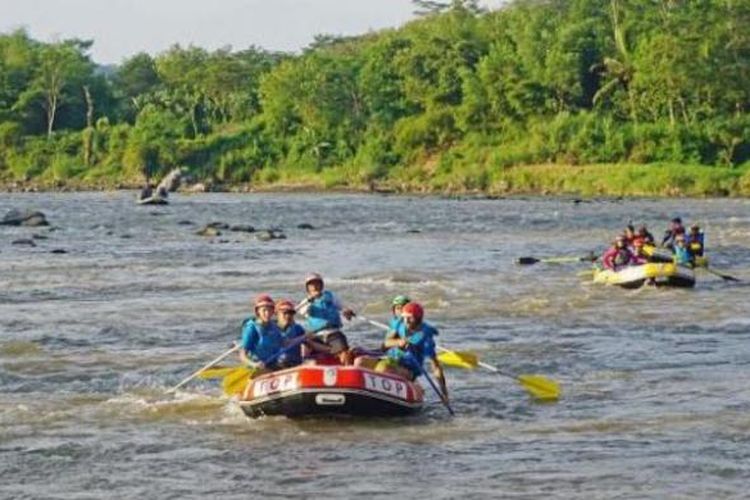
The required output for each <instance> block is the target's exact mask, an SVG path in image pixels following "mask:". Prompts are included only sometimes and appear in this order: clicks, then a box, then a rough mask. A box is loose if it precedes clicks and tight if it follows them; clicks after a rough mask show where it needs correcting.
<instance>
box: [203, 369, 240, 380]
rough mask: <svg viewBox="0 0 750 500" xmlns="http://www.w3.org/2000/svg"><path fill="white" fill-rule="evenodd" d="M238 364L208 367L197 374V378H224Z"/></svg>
mask: <svg viewBox="0 0 750 500" xmlns="http://www.w3.org/2000/svg"><path fill="white" fill-rule="evenodd" d="M237 368H239V366H220V367H216V368H208V369H206V370H203V371H202V372H200V374H198V378H202V379H205V380H209V379H212V378H224V377H226V376H227V375H229V374H230V373H232V372H234V371H235V370H236V369H237Z"/></svg>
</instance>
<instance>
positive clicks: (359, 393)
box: [240, 365, 424, 418]
mask: <svg viewBox="0 0 750 500" xmlns="http://www.w3.org/2000/svg"><path fill="white" fill-rule="evenodd" d="M251 384H252V388H251V389H250V391H249V392H248V393H247V394H248V398H247V399H241V400H240V406H241V407H242V410H243V411H244V412H245V414H246V415H247V416H248V417H252V418H255V417H260V416H262V415H284V416H287V417H301V416H307V415H332V414H333V415H353V416H372V417H378V416H399V415H409V414H412V413H416V412H418V411H419V410H421V409H422V403H423V396H424V391H423V390H422V388H421V387H420V386H419V385H417V384H416V383H414V382H411V381H409V380H406V379H403V378H401V377H399V376H397V375H393V374H390V373H380V372H374V371H372V370H368V369H365V368H359V367H354V366H320V365H301V366H297V367H294V368H289V369H286V370H281V371H277V372H273V373H269V374H266V375H262V376H260V377H258V378H256V379H254V380H253V381H252V382H251Z"/></svg>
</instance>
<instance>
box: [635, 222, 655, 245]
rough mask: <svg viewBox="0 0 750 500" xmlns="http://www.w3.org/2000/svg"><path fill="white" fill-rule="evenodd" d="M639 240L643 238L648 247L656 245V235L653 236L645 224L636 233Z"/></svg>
mask: <svg viewBox="0 0 750 500" xmlns="http://www.w3.org/2000/svg"><path fill="white" fill-rule="evenodd" d="M635 236H636V237H637V238H641V239H642V240H643V243H644V244H646V245H653V244H654V235H653V234H651V233H650V232H649V230H648V228H647V227H646V225H645V224H641V225H640V226H638V230H636V232H635Z"/></svg>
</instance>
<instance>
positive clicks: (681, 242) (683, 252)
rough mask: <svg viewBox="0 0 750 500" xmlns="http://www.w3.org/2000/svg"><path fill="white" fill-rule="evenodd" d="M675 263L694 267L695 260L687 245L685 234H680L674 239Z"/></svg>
mask: <svg viewBox="0 0 750 500" xmlns="http://www.w3.org/2000/svg"><path fill="white" fill-rule="evenodd" d="M674 263H675V264H679V265H683V266H691V267H692V265H693V259H692V257H691V255H690V251H689V250H688V247H687V243H686V241H685V235H684V234H678V235H677V236H675V239H674Z"/></svg>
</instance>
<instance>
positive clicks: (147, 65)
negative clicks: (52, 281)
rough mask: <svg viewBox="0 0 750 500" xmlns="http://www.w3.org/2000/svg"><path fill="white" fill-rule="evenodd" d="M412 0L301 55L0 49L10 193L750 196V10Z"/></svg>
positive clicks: (26, 42) (730, 3) (632, 0)
mask: <svg viewBox="0 0 750 500" xmlns="http://www.w3.org/2000/svg"><path fill="white" fill-rule="evenodd" d="M415 4H418V7H419V8H420V9H421V12H422V15H421V16H420V17H419V18H418V19H417V20H415V21H413V22H411V23H409V24H407V25H405V26H403V27H401V28H399V29H394V30H386V31H382V32H379V33H374V34H367V35H364V36H360V37H354V38H341V37H331V36H320V37H318V38H317V39H316V41H315V42H314V43H313V44H312V45H311V46H309V47H308V48H307V49H306V50H305V51H303V53H301V54H299V55H291V54H279V53H271V52H268V51H264V50H261V49H258V48H254V47H251V48H249V49H247V50H242V51H232V50H230V49H226V50H218V51H214V52H209V51H206V50H203V49H200V48H196V47H188V48H184V47H180V46H175V47H173V48H171V49H170V50H168V51H166V52H164V53H162V54H159V55H158V56H156V57H151V56H149V55H147V54H137V55H135V56H133V57H131V58H129V59H127V60H126V61H124V62H123V64H121V65H120V66H118V67H116V68H107V67H100V66H97V65H96V64H95V63H94V62H93V61H92V60H91V58H90V56H89V55H88V50H89V49H90V46H91V42H87V41H81V40H64V41H60V42H55V43H42V42H40V41H36V40H33V39H31V38H30V37H29V36H28V34H27V33H26V32H24V31H16V32H13V33H8V34H4V35H0V148H1V149H0V179H1V180H4V181H5V182H6V183H7V182H11V181H22V182H27V183H29V182H30V183H37V184H40V185H47V186H54V185H56V184H57V185H60V184H61V183H65V184H70V185H79V186H83V185H89V186H96V185H100V186H112V185H115V184H119V183H125V184H129V185H135V184H139V183H141V182H142V181H143V179H144V176H154V177H158V176H160V175H161V174H163V173H164V172H166V171H167V170H169V169H171V168H173V167H176V166H180V167H184V168H186V169H187V170H188V171H189V172H190V173H191V174H192V175H193V176H194V178H195V179H197V180H206V181H209V182H211V183H213V184H218V185H237V184H241V183H250V184H251V185H256V186H257V185H269V184H275V185H308V186H315V187H335V186H349V187H362V186H373V185H377V186H390V187H396V188H403V189H412V190H473V189H477V190H484V191H494V192H504V191H523V190H537V191H540V190H541V191H552V192H555V191H581V192H583V193H590V194H593V193H606V192H609V193H627V192H632V193H641V194H654V193H661V194H750V114H749V113H748V111H750V85H749V84H748V82H750V29H748V26H750V1H748V0H689V1H687V0H519V1H516V2H514V3H512V4H511V5H509V6H508V7H506V8H504V9H502V10H499V11H493V12H483V11H482V10H481V9H480V8H478V7H477V3H476V2H475V1H472V0H454V1H453V2H449V3H448V4H444V3H442V2H437V1H416V2H415ZM538 164H544V165H545V166H543V167H534V166H532V165H538ZM600 164H609V165H607V166H600ZM611 164H617V165H615V166H613V165H611ZM577 165H589V166H588V167H585V168H583V167H576V166H577ZM642 165H648V166H647V167H644V166H642ZM700 165H702V166H703V167H699V166H700Z"/></svg>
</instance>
